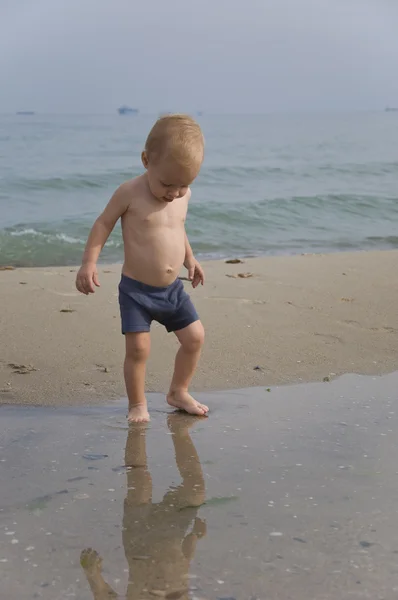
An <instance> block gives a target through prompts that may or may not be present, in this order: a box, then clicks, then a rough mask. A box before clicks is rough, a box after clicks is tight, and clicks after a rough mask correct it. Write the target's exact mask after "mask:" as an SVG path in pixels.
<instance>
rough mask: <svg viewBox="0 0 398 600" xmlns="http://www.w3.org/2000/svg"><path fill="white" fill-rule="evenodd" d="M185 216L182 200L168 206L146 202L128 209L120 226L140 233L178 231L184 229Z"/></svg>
mask: <svg viewBox="0 0 398 600" xmlns="http://www.w3.org/2000/svg"><path fill="white" fill-rule="evenodd" d="M186 216H187V203H186V202H185V201H183V199H182V201H181V202H180V201H179V200H175V201H174V202H171V203H169V204H160V203H159V204H157V203H156V202H148V203H143V204H142V205H139V204H138V205H135V206H133V207H131V208H129V210H128V211H127V212H126V213H125V215H124V217H123V219H122V225H123V227H128V228H131V229H139V230H140V231H144V230H159V229H170V230H178V229H180V228H183V227H184V225H185V220H186Z"/></svg>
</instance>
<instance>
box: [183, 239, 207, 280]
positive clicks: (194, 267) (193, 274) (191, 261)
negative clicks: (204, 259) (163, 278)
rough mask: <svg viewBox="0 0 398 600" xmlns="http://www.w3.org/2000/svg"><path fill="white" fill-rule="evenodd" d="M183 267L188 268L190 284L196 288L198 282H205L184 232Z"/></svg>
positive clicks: (202, 272)
mask: <svg viewBox="0 0 398 600" xmlns="http://www.w3.org/2000/svg"><path fill="white" fill-rule="evenodd" d="M184 267H185V268H186V269H188V278H189V280H190V281H192V286H193V287H194V288H196V287H197V286H198V285H199V283H201V284H202V285H203V284H204V282H205V274H204V271H203V269H202V267H201V266H200V264H199V263H198V261H197V260H196V258H195V257H194V255H193V252H192V248H191V244H190V243H189V240H188V236H187V234H186V232H185V260H184Z"/></svg>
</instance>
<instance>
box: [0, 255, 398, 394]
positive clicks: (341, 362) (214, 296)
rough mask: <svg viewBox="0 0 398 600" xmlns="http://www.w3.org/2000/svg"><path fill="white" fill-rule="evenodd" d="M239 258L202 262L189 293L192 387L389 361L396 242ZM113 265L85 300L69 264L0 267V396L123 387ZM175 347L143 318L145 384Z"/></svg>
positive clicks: (284, 378) (269, 380) (308, 375)
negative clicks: (194, 319)
mask: <svg viewBox="0 0 398 600" xmlns="http://www.w3.org/2000/svg"><path fill="white" fill-rule="evenodd" d="M243 260H244V263H243V264H236V265H232V264H226V262H225V260H214V261H213V260H212V261H206V262H205V263H203V264H204V267H205V271H206V275H207V280H206V284H205V286H204V287H203V288H201V289H198V290H194V291H192V292H191V294H192V298H193V301H194V303H195V305H196V307H197V309H198V312H199V314H200V315H201V318H202V321H203V322H204V325H205V329H206V336H207V339H206V345H205V349H204V354H203V358H202V361H201V363H200V366H199V369H198V372H197V375H196V377H195V380H194V385H193V387H192V389H193V390H194V391H195V390H196V391H198V390H200V391H210V390H230V389H242V388H247V387H262V386H264V387H271V386H275V385H283V384H293V383H300V382H301V381H303V382H313V381H323V380H324V378H330V379H333V378H334V377H338V376H340V375H342V374H345V373H357V374H365V375H382V374H385V373H391V372H394V371H397V370H398V358H397V357H398V313H397V311H396V297H397V294H398V280H397V278H396V272H397V261H398V251H397V250H384V251H358V252H353V253H344V252H336V253H331V254H304V255H272V256H266V257H256V258H245V259H243ZM120 270H121V266H120V265H108V264H106V263H99V277H100V282H101V284H102V285H101V288H100V289H99V290H98V291H97V292H96V294H95V295H94V296H91V297H89V298H86V297H84V296H82V295H80V294H79V293H78V292H77V291H76V290H75V288H74V278H75V272H76V268H73V267H47V268H45V267H41V268H36V267H33V268H15V269H14V270H10V271H3V270H1V271H0V294H1V298H2V310H1V313H0V330H1V332H2V341H3V343H2V348H1V354H0V404H26V405H44V406H56V405H60V406H65V405H90V404H92V405H93V404H100V403H103V402H109V401H111V400H114V399H116V398H121V397H124V396H125V391H124V383H123V376H122V362H123V353H124V342H123V337H122V335H121V333H120V318H119V307H118V302H117V285H118V282H119V277H120ZM239 273H251V274H252V276H251V277H247V278H240V277H238V276H237V275H238V274H239ZM181 275H182V276H185V272H184V273H181ZM186 285H187V289H188V290H189V289H190V286H188V284H187V283H186ZM176 348H177V344H176V341H175V339H174V336H168V335H167V334H166V333H165V332H164V331H163V329H162V327H160V326H159V325H157V324H155V323H154V325H153V327H152V352H151V358H150V360H149V363H148V373H147V391H148V392H166V391H167V387H168V382H169V380H170V378H171V372H172V367H173V359H174V354H175V351H176Z"/></svg>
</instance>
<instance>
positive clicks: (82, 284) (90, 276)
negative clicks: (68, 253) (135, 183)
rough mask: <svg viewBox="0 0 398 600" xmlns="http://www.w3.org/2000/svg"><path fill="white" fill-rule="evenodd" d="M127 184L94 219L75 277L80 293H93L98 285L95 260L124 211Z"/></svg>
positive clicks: (126, 205) (127, 193)
mask: <svg viewBox="0 0 398 600" xmlns="http://www.w3.org/2000/svg"><path fill="white" fill-rule="evenodd" d="M129 189H130V187H129V184H128V183H127V184H126V183H125V184H122V185H121V186H120V187H119V188H118V189H117V190H116V192H115V193H114V194H113V196H112V198H111V199H110V201H109V203H108V204H107V206H106V207H105V210H104V211H103V213H102V214H101V215H100V216H99V217H98V219H97V220H96V221H95V223H94V225H93V227H92V229H91V231H90V235H89V236H88V240H87V244H86V249H85V251H84V254H83V259H82V266H81V268H80V270H79V272H78V274H77V277H76V287H77V289H78V290H79V292H81V293H82V294H86V295H88V294H93V293H94V291H95V288H94V286H97V287H99V285H100V284H99V281H98V274H97V260H98V258H99V255H100V253H101V250H102V248H103V247H104V246H105V242H106V240H107V239H108V237H109V235H110V234H111V232H112V230H113V228H114V227H115V225H116V222H117V221H118V219H119V218H120V217H121V216H122V215H123V214H124V213H125V212H126V210H127V208H128V205H129V201H130V194H129Z"/></svg>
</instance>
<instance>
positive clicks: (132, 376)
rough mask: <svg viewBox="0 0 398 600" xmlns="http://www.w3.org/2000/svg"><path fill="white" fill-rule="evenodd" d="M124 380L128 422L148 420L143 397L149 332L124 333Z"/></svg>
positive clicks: (149, 340) (148, 349)
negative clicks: (127, 401) (127, 404)
mask: <svg viewBox="0 0 398 600" xmlns="http://www.w3.org/2000/svg"><path fill="white" fill-rule="evenodd" d="M125 337H126V358H125V360H124V380H125V382H126V390H127V396H128V399H129V414H128V417H127V418H128V420H129V422H130V423H143V422H146V421H149V414H148V407H147V402H146V398H145V367H146V361H147V359H148V356H149V351H150V348H151V338H150V335H149V332H140V333H126V336H125Z"/></svg>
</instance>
